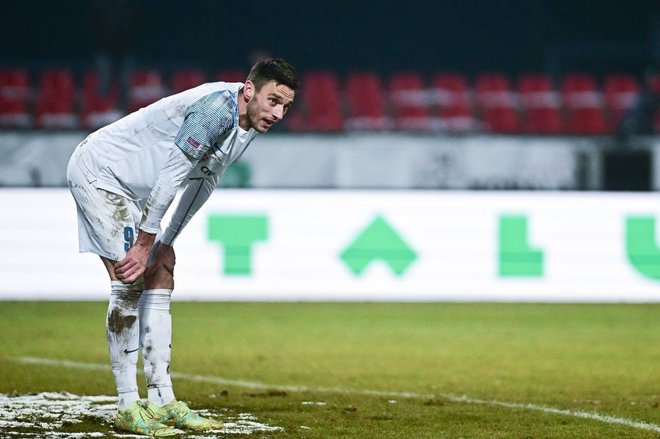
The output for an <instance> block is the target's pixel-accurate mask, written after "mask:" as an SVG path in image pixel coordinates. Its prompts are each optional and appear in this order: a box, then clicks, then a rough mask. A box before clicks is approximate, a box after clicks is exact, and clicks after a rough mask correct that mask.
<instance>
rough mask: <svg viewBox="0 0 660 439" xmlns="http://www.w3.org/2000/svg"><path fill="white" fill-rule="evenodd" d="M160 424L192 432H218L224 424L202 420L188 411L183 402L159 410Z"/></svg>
mask: <svg viewBox="0 0 660 439" xmlns="http://www.w3.org/2000/svg"><path fill="white" fill-rule="evenodd" d="M159 410H160V414H161V417H160V422H162V423H163V424H167V425H174V426H175V427H177V428H185V429H188V430H194V431H206V430H219V429H221V428H222V427H223V426H224V424H223V423H222V422H220V421H216V420H215V419H208V418H203V417H201V416H199V415H198V414H196V413H195V412H193V411H192V410H190V408H188V406H187V405H186V403H185V402H183V401H177V400H174V401H171V402H169V403H168V404H166V405H164V406H163V407H161V408H160V409H159Z"/></svg>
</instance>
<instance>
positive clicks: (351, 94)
mask: <svg viewBox="0 0 660 439" xmlns="http://www.w3.org/2000/svg"><path fill="white" fill-rule="evenodd" d="M382 91H383V89H382V84H381V80H380V77H379V76H378V75H377V74H376V73H372V72H352V73H349V74H348V75H347V76H346V104H347V116H346V123H345V126H346V128H347V129H349V130H385V129H389V128H390V127H391V121H390V119H389V118H388V117H387V115H386V111H385V100H384V99H383V94H382Z"/></svg>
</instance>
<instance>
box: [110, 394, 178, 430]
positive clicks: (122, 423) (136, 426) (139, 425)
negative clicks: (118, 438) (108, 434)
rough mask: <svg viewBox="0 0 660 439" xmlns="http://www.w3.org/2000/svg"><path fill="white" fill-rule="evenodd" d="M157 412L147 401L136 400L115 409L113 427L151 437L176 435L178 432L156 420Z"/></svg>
mask: <svg viewBox="0 0 660 439" xmlns="http://www.w3.org/2000/svg"><path fill="white" fill-rule="evenodd" d="M158 418H159V417H158V414H157V413H155V412H154V411H153V407H151V406H150V405H149V404H148V403H145V402H142V401H136V402H134V403H133V404H131V405H129V406H128V407H124V408H123V409H121V410H117V415H116V416H115V429H116V430H121V431H128V432H131V433H137V434H143V435H145V436H152V437H167V436H176V435H177V434H179V433H180V432H178V431H177V430H176V429H174V428H172V427H170V426H167V425H164V424H162V423H160V422H158Z"/></svg>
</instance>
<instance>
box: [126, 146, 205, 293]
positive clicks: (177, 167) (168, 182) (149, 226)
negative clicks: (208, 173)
mask: <svg viewBox="0 0 660 439" xmlns="http://www.w3.org/2000/svg"><path fill="white" fill-rule="evenodd" d="M196 162H197V160H196V159H194V158H193V157H190V156H188V155H187V154H186V153H184V152H183V151H182V150H181V149H179V148H172V152H171V153H170V157H169V158H168V160H167V162H166V163H165V166H164V167H163V169H162V170H161V173H160V175H159V176H158V180H157V181H156V184H155V186H154V187H153V189H152V190H151V193H150V195H149V198H148V199H147V203H146V206H145V209H144V212H143V213H142V219H141V221H140V231H139V233H138V237H137V240H136V242H135V244H134V245H133V246H132V247H131V248H130V249H129V250H128V252H127V253H126V256H125V257H124V259H122V260H121V261H119V262H117V263H116V264H115V275H116V276H117V279H119V280H120V281H122V282H124V283H133V282H135V281H136V280H137V279H138V278H139V277H140V276H142V275H143V274H144V271H145V269H146V266H147V260H148V258H149V252H150V251H151V247H152V246H153V244H154V240H155V237H156V233H158V231H159V230H160V222H161V220H162V219H163V216H165V212H166V211H167V209H168V208H169V207H170V205H171V204H172V201H173V200H174V197H175V196H176V192H177V189H178V188H179V186H180V185H181V182H182V181H183V180H184V178H185V177H186V175H188V173H189V172H190V170H191V169H192V168H193V166H194V165H195V163H196Z"/></svg>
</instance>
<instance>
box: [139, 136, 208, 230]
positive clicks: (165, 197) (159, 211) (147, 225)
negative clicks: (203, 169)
mask: <svg viewBox="0 0 660 439" xmlns="http://www.w3.org/2000/svg"><path fill="white" fill-rule="evenodd" d="M195 162H196V161H195V160H194V159H191V158H190V157H188V156H187V155H186V154H184V153H183V152H182V151H181V150H179V149H177V148H174V149H172V153H171V154H170V157H169V159H168V160H167V162H166V163H165V166H164V167H163V169H162V170H161V173H160V175H159V176H158V180H157V181H156V185H155V186H154V188H153V189H152V190H151V193H150V194H149V198H148V199H147V203H146V205H145V208H144V211H143V212H142V218H141V220H140V230H142V231H144V232H147V233H153V234H155V233H157V232H158V231H159V230H160V222H161V220H162V219H163V217H164V216H165V212H166V211H167V209H168V208H169V207H170V204H172V201H173V200H174V197H175V196H176V193H177V190H178V188H179V186H180V185H181V183H182V182H183V180H184V178H185V177H186V175H188V174H189V173H190V170H191V169H192V168H193V167H194V165H195Z"/></svg>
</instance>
